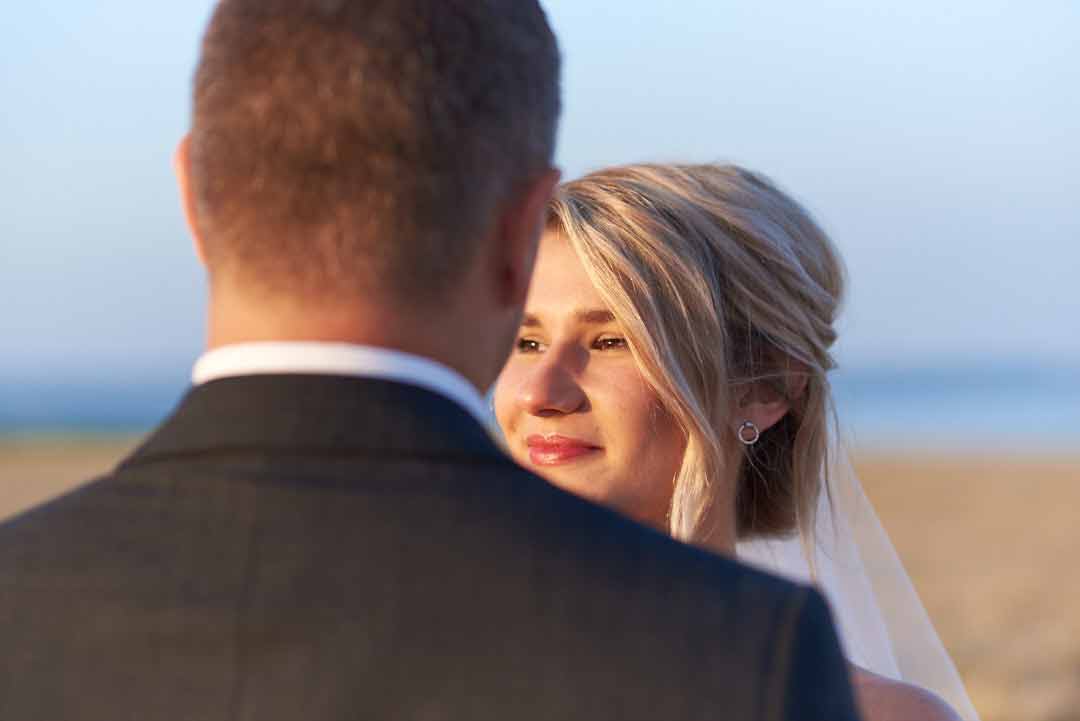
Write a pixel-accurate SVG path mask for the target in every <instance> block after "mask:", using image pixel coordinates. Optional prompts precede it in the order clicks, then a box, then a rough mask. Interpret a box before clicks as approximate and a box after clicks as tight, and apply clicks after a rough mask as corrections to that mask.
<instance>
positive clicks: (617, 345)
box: [593, 336, 628, 350]
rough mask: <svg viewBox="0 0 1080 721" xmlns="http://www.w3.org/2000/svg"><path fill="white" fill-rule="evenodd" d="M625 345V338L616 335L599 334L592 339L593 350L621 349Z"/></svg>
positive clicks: (625, 346)
mask: <svg viewBox="0 0 1080 721" xmlns="http://www.w3.org/2000/svg"><path fill="white" fill-rule="evenodd" d="M627 347H628V346H627V343H626V339H625V338H620V337H618V336H600V337H599V338H597V339H596V340H595V341H593V349H594V350H623V349H625V348H627Z"/></svg>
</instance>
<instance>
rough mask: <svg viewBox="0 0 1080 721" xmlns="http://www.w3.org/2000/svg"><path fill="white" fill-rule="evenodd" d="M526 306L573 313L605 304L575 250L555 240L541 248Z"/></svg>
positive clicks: (562, 241) (544, 243) (560, 240)
mask: <svg viewBox="0 0 1080 721" xmlns="http://www.w3.org/2000/svg"><path fill="white" fill-rule="evenodd" d="M528 305H532V306H537V305H543V306H548V307H550V308H551V309H552V310H555V309H559V310H561V311H567V310H569V311H570V312H573V311H574V310H576V309H577V308H578V307H587V308H589V309H592V308H596V307H598V306H600V307H602V306H603V305H604V303H603V301H602V300H601V298H600V293H599V291H598V290H597V289H596V286H594V285H593V282H592V280H591V279H590V278H589V274H588V273H587V272H586V271H585V266H584V265H582V263H581V260H580V259H579V258H578V256H577V253H575V252H574V249H573V248H572V247H571V246H570V244H569V243H568V242H566V241H565V240H562V239H555V240H552V241H550V242H548V241H545V242H543V243H541V245H540V252H539V255H538V256H537V259H536V267H535V269H534V271H533V277H532V283H531V285H530V286H529V299H528Z"/></svg>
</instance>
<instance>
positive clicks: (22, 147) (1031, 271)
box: [0, 0, 1080, 379]
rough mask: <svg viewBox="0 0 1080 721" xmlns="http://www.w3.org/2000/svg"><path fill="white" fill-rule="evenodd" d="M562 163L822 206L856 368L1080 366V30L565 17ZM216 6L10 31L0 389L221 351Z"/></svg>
mask: <svg viewBox="0 0 1080 721" xmlns="http://www.w3.org/2000/svg"><path fill="white" fill-rule="evenodd" d="M545 4H546V6H547V8H548V10H549V13H550V15H551V17H552V20H553V22H554V24H555V26H556V31H557V32H558V33H559V35H560V38H561V42H562V45H563V50H564V53H565V57H566V76H565V91H566V92H565V106H566V114H565V116H564V123H563V127H562V132H561V146H560V151H559V160H560V163H561V164H562V166H563V168H564V169H565V171H566V173H567V175H569V176H574V175H577V174H580V173H582V172H584V171H586V170H588V169H590V168H594V167H599V166H602V165H605V164H610V163H618V162H627V161H635V160H660V161H664V160H727V161H733V162H738V163H741V164H744V165H747V166H749V167H752V168H754V169H756V170H759V171H762V172H764V173H766V174H768V175H770V176H772V177H773V178H774V179H775V180H777V181H778V182H779V183H780V184H781V185H783V186H784V187H786V188H787V189H788V190H789V191H790V192H792V193H793V194H794V195H795V196H796V197H798V198H800V199H801V200H802V201H803V202H804V203H805V204H806V205H808V206H809V207H810V208H811V209H812V210H813V211H814V212H815V213H816V214H817V216H818V218H819V219H820V220H821V221H822V223H823V225H824V226H825V227H826V228H827V229H828V230H829V231H830V232H831V234H832V235H833V237H834V239H835V240H836V242H837V244H838V245H839V246H840V248H841V250H842V252H843V253H844V255H845V257H846V259H847V262H848V266H849V270H850V274H851V281H852V292H851V295H850V297H849V301H848V307H847V312H846V314H845V316H844V318H843V320H842V321H841V323H840V328H841V336H842V340H841V343H840V347H839V355H840V357H841V360H842V361H844V362H846V363H847V364H849V365H875V364H889V365H892V364H900V365H932V364H936V363H943V362H957V361H961V362H963V361H966V362H971V361H977V362H988V363H989V362H995V361H997V360H1009V361H1016V360H1019V361H1027V360H1036V361H1051V362H1060V363H1064V364H1071V365H1080V332H1078V327H1080V322H1078V320H1077V318H1078V316H1080V284H1077V283H1076V278H1075V276H1076V275H1077V273H1078V271H1080V242H1078V241H1080V213H1078V212H1077V209H1078V208H1077V206H1078V199H1080V139H1078V137H1077V135H1078V132H1080V94H1078V93H1077V92H1076V90H1075V88H1076V87H1080V43H1077V42H1076V39H1077V38H1078V37H1080V5H1078V4H1077V3H1076V2H1075V0H1057V1H1051V0H1035V1H1033V2H1030V3H1024V4H1021V3H1016V2H1012V1H1008V2H1006V1H1003V0H978V1H973V0H970V1H964V2H956V3H949V4H945V5H942V4H940V3H937V2H930V1H929V0H913V1H911V2H906V3H871V2H858V1H855V0H851V1H849V2H835V1H831V0H825V1H823V2H817V3H804V2H797V1H796V0H790V1H789V2H770V1H768V0H754V1H753V2H750V1H749V0H746V1H745V2H740V3H727V2H716V1H715V0H709V1H705V0H679V1H678V2H675V3H664V4H661V3H654V2H643V1H639V0H621V1H620V2H618V3H615V2H611V1H610V0H605V1H600V0H550V1H549V2H547V3H545ZM210 7H211V3H210V2H206V1H205V0H186V1H185V2H184V3H144V2H135V1H134V0H96V1H95V2H94V3H87V2H84V1H83V0H79V1H78V2H76V1H75V0H66V1H63V0H61V1H58V2H54V3H19V4H16V5H15V6H13V7H12V8H9V9H7V11H6V13H5V25H6V26H7V27H8V28H9V32H8V33H6V34H5V35H6V37H5V42H4V43H3V44H2V45H0V97H2V98H3V112H2V113H0V161H2V162H0V197H2V198H3V201H2V203H3V205H2V211H3V212H2V213H0V303H2V308H3V310H0V338H2V339H3V348H4V353H3V354H0V372H2V373H3V374H4V377H6V378H8V379H23V378H30V379H32V378H34V377H39V376H41V375H43V374H47V375H49V376H55V375H57V374H59V375H63V376H65V377H78V378H94V377H102V378H115V377H119V376H126V375H128V374H136V375H143V376H146V377H152V376H153V375H154V374H155V373H158V372H161V371H162V369H171V370H175V369H176V368H183V367H186V366H187V364H188V363H190V361H191V359H192V358H193V357H194V356H195V355H196V354H197V353H198V351H199V348H200V345H201V342H202V323H203V320H202V313H203V300H202V295H203V291H204V287H203V280H202V277H201V273H200V269H199V267H198V265H197V264H196V262H195V260H194V257H193V255H192V252H191V249H190V244H189V241H188V239H187V235H186V232H185V230H184V226H183V222H182V220H181V216H180V213H179V209H178V206H177V202H176V197H175V196H176V193H175V188H174V183H173V179H172V173H171V168H170V155H171V153H172V149H173V147H174V145H175V143H176V141H177V139H178V138H179V137H180V135H181V134H182V133H183V131H184V128H185V126H186V123H187V113H188V97H187V96H188V85H189V80H190V76H191V71H192V67H193V64H194V61H195V54H196V50H197V43H198V38H199V34H200V32H201V28H202V26H203V23H204V22H205V20H206V17H207V16H208V14H209V10H210Z"/></svg>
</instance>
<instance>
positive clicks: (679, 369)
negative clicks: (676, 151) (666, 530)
mask: <svg viewBox="0 0 1080 721" xmlns="http://www.w3.org/2000/svg"><path fill="white" fill-rule="evenodd" d="M548 229H549V230H550V231H554V232H557V233H559V234H560V235H562V236H564V237H565V238H567V239H568V241H569V242H570V243H571V245H572V247H573V248H574V250H575V251H576V253H577V254H578V256H579V257H580V259H581V261H582V263H583V264H584V266H585V269H586V271H587V273H588V275H589V277H590V278H591V279H592V281H593V283H594V284H595V286H596V288H597V290H598V291H599V293H600V294H601V296H602V297H603V298H604V300H605V302H606V303H608V305H609V307H610V309H611V311H612V313H614V314H615V316H616V318H617V319H618V320H619V321H620V323H621V324H622V325H623V327H624V329H625V332H626V334H627V339H628V341H629V344H630V347H631V349H632V351H633V353H634V355H635V359H636V360H637V363H638V366H639V368H640V370H641V372H642V375H643V376H644V378H645V380H646V382H647V383H649V385H650V386H651V387H652V388H653V390H654V391H655V393H656V394H657V396H658V398H659V400H660V402H661V403H662V404H663V406H664V407H665V409H666V410H667V411H668V412H669V413H670V414H671V415H672V416H673V417H674V418H675V420H676V421H677V422H678V423H679V424H680V426H681V427H682V428H683V430H684V431H685V433H686V436H687V445H686V451H685V454H684V457H683V461H682V466H681V468H680V469H679V471H678V473H677V474H676V477H675V479H674V491H673V496H672V502H671V508H670V532H671V534H672V535H673V536H675V537H676V538H679V539H682V540H685V541H689V542H701V541H704V540H705V539H707V538H708V536H709V534H710V533H711V532H712V530H713V527H712V526H711V519H710V509H712V508H713V507H714V506H715V505H716V502H717V500H718V496H717V494H718V493H721V492H723V489H721V488H718V486H719V485H720V484H718V483H717V482H715V480H714V479H718V478H723V477H724V475H723V471H724V469H725V464H726V463H727V462H728V458H729V456H730V449H733V448H742V446H741V444H739V443H738V441H737V440H736V438H735V431H736V427H737V425H738V422H739V420H740V419H738V418H734V417H733V416H732V414H733V409H735V408H736V405H735V403H736V402H737V399H738V397H739V394H740V393H742V392H745V391H746V390H748V389H751V388H754V387H758V388H760V387H761V386H762V385H766V386H767V387H769V388H771V389H772V390H773V391H775V392H778V393H781V394H783V395H784V396H785V397H786V398H787V399H788V400H789V401H790V403H791V409H790V411H789V412H788V413H787V414H786V415H785V417H784V418H783V419H782V420H781V421H780V422H779V423H777V424H776V425H775V426H773V427H772V428H769V429H768V430H766V431H763V432H762V433H761V437H760V440H759V442H758V443H757V444H756V445H754V446H752V447H746V448H745V450H744V453H745V457H744V460H743V461H742V462H741V463H740V470H739V473H738V482H737V487H736V489H735V494H736V495H735V515H736V532H737V534H738V537H739V538H749V537H752V536H779V535H786V534H790V533H791V532H793V531H796V530H798V531H801V532H802V534H803V538H804V539H807V538H809V536H810V529H811V528H812V527H813V522H814V510H815V508H816V506H817V501H818V496H819V494H820V492H821V488H822V481H823V474H824V473H825V463H826V453H827V446H828V439H829V425H828V424H829V420H830V419H831V418H832V417H833V411H832V403H831V393H830V389H829V382H828V378H827V375H826V374H827V372H828V371H829V370H830V369H832V368H833V367H834V365H835V364H834V362H833V359H832V357H831V356H830V353H829V349H830V347H831V346H832V344H833V342H834V341H835V339H836V333H835V331H834V330H833V321H834V319H835V317H836V314H837V312H838V309H839V305H840V300H841V297H842V293H843V285H844V271H843V266H842V264H841V261H840V258H839V255H838V253H837V252H836V250H835V248H834V247H833V245H832V243H831V242H830V241H829V239H828V237H827V236H826V235H825V234H824V233H823V232H822V230H821V229H820V228H819V227H818V226H817V224H815V222H814V221H813V219H811V217H810V216H809V214H808V213H807V212H806V211H805V210H804V209H803V208H802V207H800V206H799V205H798V204H797V203H796V202H795V201H794V200H792V199H791V198H790V197H788V196H787V195H785V194H784V193H782V192H781V191H780V190H778V189H777V188H776V186H774V185H773V184H772V183H771V182H769V181H768V180H767V179H765V178H764V177H762V176H760V175H758V174H756V173H752V172H750V171H747V170H744V169H742V168H739V167H735V166H721V165H629V166H622V167H615V168H609V169H606V170H602V171H599V172H595V173H592V174H590V175H588V176H586V177H584V178H581V179H580V180H576V181H573V182H570V183H566V184H564V185H562V186H561V187H560V188H559V190H558V191H557V193H556V196H555V198H554V199H553V201H552V203H551V206H550V208H549V213H548ZM726 449H727V450H726Z"/></svg>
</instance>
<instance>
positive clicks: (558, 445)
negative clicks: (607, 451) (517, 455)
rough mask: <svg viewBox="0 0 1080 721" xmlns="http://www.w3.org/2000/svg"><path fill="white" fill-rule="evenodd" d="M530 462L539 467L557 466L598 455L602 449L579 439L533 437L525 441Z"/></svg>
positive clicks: (549, 436) (545, 436) (556, 436)
mask: <svg viewBox="0 0 1080 721" xmlns="http://www.w3.org/2000/svg"><path fill="white" fill-rule="evenodd" d="M525 445H526V446H528V448H529V460H530V461H532V462H533V463H534V464H535V465H537V466H557V465H560V464H562V463H570V462H571V461H576V460H578V459H581V458H583V457H585V456H589V455H592V454H594V453H598V452H599V451H600V450H601V448H600V446H595V445H593V444H591V443H588V442H586V441H583V440H580V439H578V438H568V437H566V436H559V435H544V436H541V435H532V436H529V437H528V438H526V439H525Z"/></svg>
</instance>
